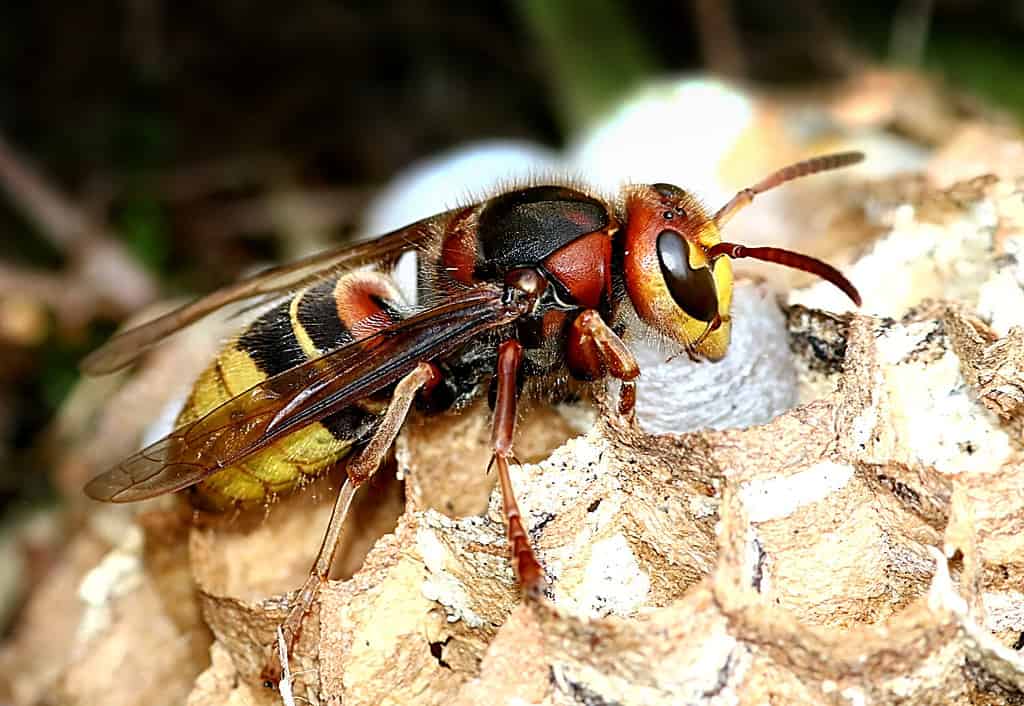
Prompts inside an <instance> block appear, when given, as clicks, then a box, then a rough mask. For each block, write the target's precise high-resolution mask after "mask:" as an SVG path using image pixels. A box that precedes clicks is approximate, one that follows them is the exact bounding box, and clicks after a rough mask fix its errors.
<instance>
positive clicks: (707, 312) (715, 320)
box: [623, 184, 733, 361]
mask: <svg viewBox="0 0 1024 706" xmlns="http://www.w3.org/2000/svg"><path fill="white" fill-rule="evenodd" d="M626 214H627V220H626V228H625V240H624V253H623V264H624V278H625V282H626V290H627V291H628V293H629V298H630V300H631V301H632V302H633V306H634V308H635V309H636V311H637V314H638V315H639V316H640V318H642V319H643V320H644V321H645V322H647V323H648V324H649V325H651V326H653V327H654V328H655V329H657V330H658V331H660V332H661V333H662V334H664V335H665V336H667V337H669V338H671V339H672V340H674V341H677V342H678V343H680V344H681V345H682V346H683V347H684V348H685V349H686V350H687V351H688V352H689V353H691V354H693V355H697V356H702V357H704V358H707V359H708V360H712V361H717V360H721V359H722V357H723V356H725V352H726V350H727V349H728V347H729V334H730V323H729V308H730V306H731V305H732V283H733V279H732V266H731V264H730V262H729V260H728V258H725V257H719V258H717V259H716V260H715V262H713V263H712V262H710V261H709V260H708V257H707V249H708V248H710V247H711V246H712V245H715V244H717V243H719V242H721V236H720V234H719V231H718V228H717V226H715V224H714V222H713V221H712V220H711V219H710V218H709V217H708V216H707V214H706V213H705V211H704V209H703V208H702V207H701V205H700V204H699V203H698V202H697V201H696V199H694V198H693V197H692V196H690V195H689V194H687V193H686V192H685V191H683V190H682V189H679V188H678V187H675V186H671V185H669V184H652V185H649V186H640V187H636V188H635V189H633V190H632V191H631V192H630V193H629V194H628V195H627V198H626Z"/></svg>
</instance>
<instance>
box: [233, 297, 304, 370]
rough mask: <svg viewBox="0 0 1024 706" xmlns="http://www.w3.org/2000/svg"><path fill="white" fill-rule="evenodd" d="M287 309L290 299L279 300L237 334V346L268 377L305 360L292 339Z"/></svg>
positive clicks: (293, 332) (297, 344) (300, 348)
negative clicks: (239, 334)
mask: <svg viewBox="0 0 1024 706" xmlns="http://www.w3.org/2000/svg"><path fill="white" fill-rule="evenodd" d="M290 308H291V301H290V300H288V301H284V302H281V303H280V304H278V305H277V306H275V307H274V308H273V309H271V310H270V311H268V312H266V313H264V314H263V315H262V316H260V317H259V318H258V319H256V320H255V321H253V322H252V324H251V325H250V326H249V328H248V329H247V330H246V332H245V333H243V334H242V335H241V336H239V337H238V348H239V349H240V350H242V351H243V352H245V353H247V354H248V355H249V357H250V358H252V360H253V362H254V363H256V367H258V368H259V369H260V371H262V372H263V373H264V374H265V375H267V376H268V377H270V376H272V375H277V374H278V373H282V372H284V371H285V370H288V369H290V368H294V367H295V366H296V365H299V364H301V363H305V362H306V361H307V360H308V358H307V357H306V355H305V353H303V352H302V347H301V346H300V345H299V342H298V340H297V339H296V338H295V331H294V330H293V329H292V317H291V314H290V313H289V309H290Z"/></svg>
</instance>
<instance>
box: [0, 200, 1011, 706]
mask: <svg viewBox="0 0 1024 706" xmlns="http://www.w3.org/2000/svg"><path fill="white" fill-rule="evenodd" d="M954 196H955V198H954ZM936 204H940V205H942V206H943V207H942V208H938V207H937V206H936ZM879 214H881V215H877V216H870V218H876V219H881V222H884V223H885V224H886V231H887V232H886V233H885V234H884V235H883V236H882V238H881V239H880V240H878V241H877V242H875V243H873V244H871V245H867V246H865V247H864V249H863V250H864V252H863V254H862V256H861V257H860V259H859V261H858V262H857V263H856V264H854V265H853V267H852V269H851V271H852V272H853V275H854V280H855V282H856V283H857V284H858V285H859V286H860V287H861V289H862V292H864V294H865V300H866V312H867V313H852V312H850V313H845V314H841V315H834V314H827V313H824V312H823V311H822V310H821V308H819V307H828V308H832V309H834V308H836V306H835V305H836V303H837V302H836V301H835V300H833V299H832V298H831V297H832V294H831V293H830V292H828V291H827V289H826V288H823V287H818V286H815V287H811V288H809V289H807V290H803V291H798V292H794V293H793V294H792V296H791V300H790V302H791V303H790V305H789V306H788V307H787V308H786V310H785V326H786V329H787V331H788V338H789V343H790V351H791V355H792V357H793V362H794V365H795V368H796V373H797V385H798V398H799V400H800V404H799V405H798V406H795V407H793V408H792V409H790V410H789V411H786V412H784V413H782V414H780V415H778V416H776V417H774V418H773V419H771V421H769V422H767V423H765V424H762V425H759V426H753V427H749V428H743V429H740V428H731V429H722V430H718V431H707V430H705V431H694V432H689V433H684V434H677V435H659V436H655V435H648V434H646V433H644V432H642V431H641V430H638V429H635V428H631V427H629V426H627V425H624V424H622V423H620V422H619V421H618V420H617V419H615V418H614V417H611V416H607V415H606V416H604V417H602V419H601V421H598V422H597V423H596V424H594V425H593V426H592V427H591V428H590V430H589V431H588V432H586V433H585V434H584V435H582V436H578V437H576V438H571V439H570V440H568V441H566V442H565V443H563V444H561V445H560V446H558V448H557V449H555V450H554V451H553V452H552V453H550V455H547V451H548V450H550V449H551V448H552V447H553V446H556V445H557V444H558V442H559V441H561V440H562V439H564V438H565V437H567V436H569V435H570V432H569V427H568V426H567V425H566V424H565V423H564V422H563V421H560V420H561V417H559V416H558V415H557V414H555V413H553V412H551V411H550V410H544V409H538V410H534V411H533V413H531V414H528V415H527V416H525V417H524V421H523V423H522V424H521V427H520V431H519V434H520V439H521V441H520V442H519V447H520V448H527V449H528V452H529V453H528V454H527V455H528V457H531V458H535V459H543V460H540V462H539V463H534V464H529V465H525V466H522V467H516V468H514V469H513V482H514V484H515V487H516V489H517V493H518V498H519V502H520V506H521V507H522V509H523V512H524V516H525V522H526V526H527V527H528V529H529V532H530V536H531V539H532V541H533V543H534V546H535V547H536V548H537V551H538V555H539V558H540V560H541V562H542V564H543V565H544V567H545V570H546V572H547V575H548V578H549V580H550V587H549V592H548V595H547V598H546V599H545V600H544V601H541V602H534V603H524V602H523V600H522V599H521V597H520V595H519V592H518V590H517V587H516V584H515V581H514V577H513V574H512V571H511V568H510V565H509V562H508V560H507V557H506V545H505V539H504V527H503V524H502V521H501V514H500V498H499V496H498V495H497V494H496V493H492V492H491V481H493V478H491V479H488V478H487V476H486V475H485V474H484V469H485V468H486V457H487V448H486V437H487V427H486V424H487V419H486V413H485V412H484V411H481V410H474V411H471V412H468V413H467V414H465V415H463V416H461V417H459V418H457V419H454V420H439V421H435V422H432V423H428V424H426V425H423V426H414V427H411V428H410V429H409V430H407V432H405V435H404V437H403V439H402V441H401V443H400V446H399V454H398V455H399V465H400V466H401V467H402V469H403V471H404V475H405V480H406V496H407V498H408V503H407V507H406V511H405V512H404V513H402V514H401V516H400V517H399V519H398V522H397V527H395V528H394V531H393V532H391V533H389V534H386V535H385V536H383V537H382V538H380V539H379V540H377V541H376V543H375V544H373V546H372V549H371V550H370V551H369V554H368V555H367V556H366V558H365V561H364V562H363V564H362V568H360V569H359V570H358V571H357V572H356V573H355V575H354V576H353V577H352V578H351V579H349V580H345V581H332V582H330V583H329V584H328V585H327V587H326V588H325V590H324V591H323V593H322V596H321V600H320V603H319V608H318V610H316V611H315V612H314V614H313V615H312V616H311V618H310V620H309V621H308V622H307V626H306V629H305V631H304V632H303V635H302V638H301V640H300V641H299V644H298V645H297V646H296V648H295V649H294V650H293V653H292V655H291V665H290V666H291V671H292V673H293V675H294V684H293V687H292V688H293V691H294V694H295V701H296V703H305V702H304V701H302V699H306V700H308V702H309V703H313V704H342V703H344V704H346V706H354V705H355V704H378V703H385V704H414V703H415V704H467V705H469V704H480V703H508V704H533V703H539V704H593V705H596V704H608V705H610V704H684V703H685V704H709V705H710V704H762V703H780V704H781V703H785V704H821V703H830V704H897V703H899V704H904V703H913V704H921V703H935V704H961V703H963V704H968V703H983V704H1002V703H1020V702H1021V701H1022V700H1024V654H1022V653H1021V652H1020V651H1019V647H1020V643H1021V641H1022V638H1021V634H1022V632H1024V463H1022V461H1024V456H1022V424H1024V329H1022V328H1020V325H1021V323H1024V322H1022V316H1024V314H1022V313H1021V312H1022V311H1024V309H1022V308H1020V292H1021V291H1022V290H1021V287H1022V285H1024V265H1021V264H1020V263H1021V262H1024V260H1021V259H1020V258H1021V257H1024V215H1022V214H1024V184H1020V183H1016V182H1013V181H1007V180H1004V181H995V180H980V181H979V180H976V181H974V182H971V183H969V184H960V185H958V186H955V187H953V188H952V189H950V190H945V191H928V190H925V191H923V192H921V193H918V194H917V195H916V196H915V200H913V201H908V202H906V203H903V204H902V205H896V206H895V207H893V208H884V209H881V210H880V211H879ZM877 222H878V221H877V220H876V225H877ZM872 313H874V314H877V315H871V314H872ZM725 394H730V395H744V394H745V392H744V388H743V387H742V386H738V387H736V388H735V389H732V388H730V389H728V392H727V393H725ZM776 399H777V398H775V397H773V398H772V402H771V403H772V404H775V403H776ZM531 444H532V445H531ZM545 456H546V457H545ZM320 496H321V500H320V502H318V503H316V504H314V506H313V508H312V509H310V508H309V507H308V506H309V500H308V498H307V499H306V505H305V506H303V507H305V509H303V510H301V511H291V512H289V511H288V508H289V507H290V503H292V502H298V500H296V501H291V500H289V501H284V502H282V503H279V504H278V505H276V506H275V507H274V508H272V509H271V510H270V511H269V512H268V513H267V515H268V517H267V519H266V520H265V521H260V522H254V523H251V528H250V525H248V524H245V523H241V522H236V523H235V524H229V527H228V528H227V529H224V528H217V527H198V528H193V529H191V530H188V529H186V530H180V529H173V528H174V527H175V525H174V524H173V523H170V526H171V527H172V529H170V530H168V529H167V527H164V526H162V525H160V524H159V523H150V524H149V525H146V527H145V529H146V533H145V534H146V541H145V549H144V550H143V549H140V548H139V547H138V543H137V542H136V543H135V544H130V543H124V545H123V546H120V547H117V548H116V550H115V551H116V552H118V556H119V557H121V558H122V561H121V562H120V563H118V564H117V566H118V567H120V568H118V570H117V571H118V575H117V576H116V577H112V578H111V582H115V581H116V582H117V586H113V585H111V586H107V587H106V588H105V589H103V587H102V584H103V581H102V577H101V576H97V575H96V574H95V572H96V571H101V570H102V567H104V566H107V567H109V566H111V565H113V563H114V562H112V561H111V560H109V559H108V560H106V561H104V562H102V563H100V564H99V565H98V568H96V569H93V572H94V573H93V574H91V575H90V576H89V579H88V581H86V582H84V583H83V584H82V585H83V586H84V585H89V586H92V587H93V588H94V589H95V590H94V593H93V595H104V596H106V597H107V598H106V604H105V605H104V606H99V607H97V606H96V605H93V604H91V603H90V605H89V607H88V612H89V615H90V616H91V617H90V618H89V620H90V621H92V622H90V623H89V625H90V628H89V631H88V634H87V635H85V636H82V637H80V641H79V642H78V643H76V644H73V646H72V648H71V649H70V651H69V653H68V654H67V655H65V656H64V657H63V662H60V663H59V665H58V666H57V667H56V668H55V669H51V670H50V672H49V673H48V677H47V678H44V677H43V676H40V675H39V674H38V670H35V671H33V669H32V668H30V667H28V666H26V665H25V664H23V663H19V662H18V661H17V659H15V658H14V657H13V656H12V654H11V653H10V652H8V653H6V654H5V655H4V658H5V659H6V660H7V662H6V664H7V667H8V668H9V669H21V670H24V671H25V672H26V673H28V674H33V675H34V676H35V678H36V680H35V681H34V682H32V684H36V685H38V684H46V685H48V687H47V688H48V689H51V690H52V691H51V694H50V695H51V697H52V696H53V694H54V693H56V694H57V697H56V699H57V701H58V702H60V703H70V704H79V703H80V704H87V703H104V704H108V705H110V704H141V703H147V704H162V703H168V704H170V703H182V701H183V700H184V702H185V703H187V704H189V705H190V706H220V705H222V704H271V703H281V700H282V697H281V695H280V694H279V693H278V692H277V691H275V690H270V689H266V688H264V687H262V686H261V685H260V683H259V679H258V674H259V671H260V668H261V667H262V665H263V663H264V661H265V659H266V656H267V654H268V652H267V647H266V645H269V644H271V643H272V642H273V641H274V635H275V633H274V630H275V628H276V625H277V623H278V622H279V621H280V619H281V618H282V617H283V615H284V613H285V610H286V607H285V601H284V599H283V597H282V595H281V594H282V593H283V592H284V591H285V590H286V589H287V588H288V587H297V586H298V585H299V584H300V583H301V581H302V578H303V574H304V572H305V570H306V569H307V568H308V564H309V561H310V559H311V557H312V554H313V553H314V552H315V550H316V548H317V547H318V546H319V541H320V533H321V532H322V529H323V527H324V525H325V524H326V518H327V513H328V511H329V506H330V495H329V493H326V492H324V493H321V494H320ZM488 498H489V504H487V502H488ZM380 502H381V503H383V502H384V501H383V500H381V501H380ZM391 502H393V503H397V501H395V500H392V501H391ZM430 505H432V506H433V507H439V508H441V509H446V510H447V511H449V512H452V513H454V514H459V513H465V512H473V511H476V512H479V511H482V510H485V508H486V511H485V512H484V514H483V515H482V516H471V517H464V518H462V519H451V518H449V517H447V516H445V515H442V514H441V513H439V512H438V511H437V510H434V509H431V508H430V507H428V506H430ZM396 507H397V505H396ZM113 511H114V510H111V512H113ZM175 533H177V534H175ZM186 534H187V535H188V537H187V539H186ZM168 535H171V536H168ZM175 537H176V538H177V539H176V540H175ZM172 540H173V541H172ZM76 541H77V542H79V543H80V544H81V543H82V542H89V543H91V544H89V546H93V545H95V544H96V543H97V541H98V540H97V539H96V538H95V536H92V537H89V538H87V539H81V538H80V539H79V540H76ZM168 541H172V544H171V545H168ZM369 541H371V540H367V542H369ZM174 542H176V543H174ZM186 545H187V548H188V551H185V547H186ZM169 547H170V548H169ZM83 551H84V556H85V557H92V559H91V561H93V565H95V559H96V558H97V556H98V555H97V552H96V551H95V550H94V549H92V550H90V551H85V550H83ZM133 551H134V552H136V557H137V558H141V559H143V560H142V561H137V562H136V564H137V565H138V566H139V567H140V568H139V569H138V570H139V572H140V574H141V575H140V576H139V577H137V579H136V580H134V581H133V582H127V580H126V579H125V577H124V576H123V575H122V574H123V572H124V566H125V565H126V563H125V562H126V561H127V559H125V555H126V553H128V554H130V553H131V552H133ZM86 565H88V561H86V559H85V558H83V560H82V567H81V569H80V572H79V576H81V575H82V574H84V573H85V571H86ZM193 581H194V583H193ZM193 587H197V590H196V591H193ZM269 595H273V596H274V597H273V598H266V596H269ZM101 608H102V609H103V610H105V611H106V612H105V613H103V615H104V616H106V617H105V619H106V621H107V625H106V627H105V628H102V627H101V626H98V625H97V624H96V617H95V616H96V611H97V610H100V609H101ZM79 610H80V611H81V610H82V609H81V608H79ZM28 619H29V620H30V619H31V616H30V618H28ZM37 620H42V618H37ZM40 624H41V623H40ZM206 627H208V628H209V630H210V632H211V633H212V637H213V641H212V644H210V646H209V649H207V644H208V643H207V641H208V640H209V637H208V635H207V633H206ZM82 641H85V642H82ZM72 642H73V641H72ZM1014 645H1016V646H1017V648H1018V649H1016V650H1015V649H1014V648H1013V646H1014ZM197 675H198V676H197ZM19 693H21V694H22V695H28V696H25V698H26V700H24V701H17V703H32V701H31V700H30V698H29V697H30V696H31V695H32V688H31V686H29V685H24V686H23V687H22V691H21V692H19ZM36 695H37V696H38V694H36ZM96 698H101V700H100V701H97V700H95V699H96Z"/></svg>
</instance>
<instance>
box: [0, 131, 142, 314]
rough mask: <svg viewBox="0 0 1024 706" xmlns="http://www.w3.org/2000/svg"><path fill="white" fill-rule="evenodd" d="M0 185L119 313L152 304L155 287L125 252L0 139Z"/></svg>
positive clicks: (119, 244)
mask: <svg viewBox="0 0 1024 706" xmlns="http://www.w3.org/2000/svg"><path fill="white" fill-rule="evenodd" d="M0 186H2V187H3V188H4V189H6V191H7V192H8V194H9V195H10V197H11V200H12V202H13V203H14V204H15V205H16V206H17V207H19V208H20V209H21V210H22V212H23V213H24V214H25V215H26V216H27V217H28V218H29V219H30V220H31V221H32V222H34V223H35V224H36V226H37V227H38V229H39V232H40V233H41V234H42V235H43V236H44V237H46V238H47V239H48V240H49V241H50V242H51V243H52V244H53V245H54V246H55V247H56V248H58V249H59V250H61V251H62V252H64V253H65V254H66V255H67V256H68V258H69V260H70V261H71V268H72V271H73V272H75V275H74V276H75V278H76V279H81V280H82V281H84V282H85V283H87V284H88V287H89V288H90V289H91V291H93V292H95V293H96V294H97V295H99V296H98V301H102V302H104V303H106V304H109V305H110V307H111V308H112V309H113V310H114V311H115V312H116V313H119V314H123V313H127V312H130V311H134V310H135V309H138V308H139V307H141V306H143V305H144V304H146V303H148V302H150V301H151V300H152V299H153V298H154V296H155V294H156V285H155V284H154V283H153V281H152V280H151V278H150V277H149V275H148V274H147V273H146V272H145V270H143V269H142V267H140V266H139V264H138V263H137V262H136V261H135V260H134V259H133V258H132V256H131V255H130V254H129V253H128V252H127V251H126V250H125V248H124V247H123V246H122V245H121V243H119V242H118V241H117V240H115V239H114V238H113V237H111V236H110V234H109V233H108V232H107V230H106V228H104V227H103V226H101V225H99V224H97V223H95V222H93V221H92V220H91V219H90V218H88V217H87V216H86V215H85V212H84V211H83V210H82V209H80V208H78V207H77V206H75V205H74V204H73V203H72V202H71V201H70V199H68V198H67V197H66V196H64V195H62V194H60V193H59V192H58V191H57V190H56V189H54V188H52V187H51V186H50V185H49V184H47V183H46V181H45V180H44V179H43V177H42V176H41V175H40V174H39V173H38V172H37V171H36V170H35V169H34V168H33V167H32V166H31V165H30V164H29V163H28V161H27V160H26V159H24V158H23V157H21V156H20V155H18V154H17V153H16V152H15V150H14V149H13V148H12V147H11V146H10V145H9V144H8V143H7V142H6V140H4V138H3V136H2V135H0Z"/></svg>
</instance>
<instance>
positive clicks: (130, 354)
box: [81, 211, 452, 375]
mask: <svg viewBox="0 0 1024 706" xmlns="http://www.w3.org/2000/svg"><path fill="white" fill-rule="evenodd" d="M451 214H452V211H448V212H446V213H441V214H438V215H436V216H431V217H430V218H427V219H424V220H422V221H418V222H416V223H413V224H412V225H409V226H406V227H405V228H401V229H399V230H396V231H394V232H392V233H388V234H387V235H382V236H380V237H379V238H375V239H374V240H370V241H367V242H365V243H357V244H356V245H350V246H345V247H341V248H335V249H333V250H327V251H324V252H321V253H316V254H314V255H311V256H309V257H306V258H303V259H302V260H297V261H296V262H292V263H289V264H287V265H282V266H280V267H273V268H271V269H269V270H264V271H263V272H258V273H256V274H255V275H252V276H251V277H247V278H244V279H241V280H239V281H237V282H235V283H234V284H231V285H228V286H227V287H224V288H222V289H218V290H217V291H216V292H213V293H211V294H209V295H207V296H205V297H202V298H201V299H197V300H196V301H194V302H191V303H189V304H186V305H184V306H182V307H180V308H178V309H175V310H174V311H171V312H168V313H167V314H164V315H163V316H160V317H157V318H156V319H153V320H152V321H149V322H147V323H144V324H141V325H139V326H136V327H135V328H131V329H128V330H127V331H123V332H121V333H119V334H117V335H116V336H114V337H113V338H111V339H110V340H109V341H107V342H106V344H104V345H103V346H101V347H100V348H98V349H97V350H95V351H93V352H92V353H91V354H89V355H88V356H86V358H85V359H84V360H83V361H82V364H81V368H82V370H83V371H84V372H86V373H89V374H90V375H103V374H106V373H112V372H114V371H115V370H119V369H121V368H123V367H125V366H126V365H129V364H130V363H132V362H134V361H135V360H136V359H138V357H139V356H140V355H142V353H144V352H145V351H146V350H147V349H149V348H150V347H151V346H153V345H154V344H156V343H159V342H160V341H162V340H163V339H164V338H166V337H167V336H169V335H170V334H172V333H174V332H175V331H177V330H178V329H181V328H184V327H185V326H188V325H189V324H191V323H193V322H195V321H198V320H199V319H201V318H203V317H204V316H206V315H208V314H210V313H212V312H214V311H216V310H217V309H220V308H221V307H223V306H225V305H227V304H231V303H234V302H237V301H242V300H244V299H251V298H253V297H263V298H264V299H269V298H271V297H273V296H275V295H278V294H281V293H283V292H287V291H289V290H293V289H296V288H299V287H303V286H305V285H308V284H310V283H312V282H315V281H316V280H318V279H320V278H321V277H323V274H324V272H325V271H328V270H332V269H335V268H339V267H359V266H360V265H366V264H370V263H373V262H380V261H389V260H390V261H394V260H397V259H398V256H399V255H401V254H402V253H403V252H406V251H408V250H412V249H415V248H418V247H422V246H423V245H424V244H425V243H426V242H427V241H428V240H429V239H430V237H431V236H432V235H433V234H434V233H435V232H436V228H435V227H434V226H435V225H436V224H437V223H439V222H443V221H444V220H445V219H447V218H448V217H449V216H450V215H451ZM257 305H258V304H257Z"/></svg>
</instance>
